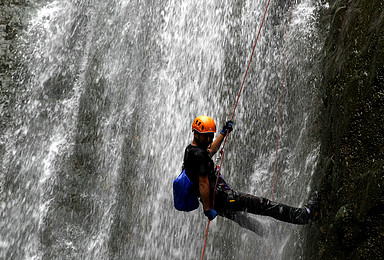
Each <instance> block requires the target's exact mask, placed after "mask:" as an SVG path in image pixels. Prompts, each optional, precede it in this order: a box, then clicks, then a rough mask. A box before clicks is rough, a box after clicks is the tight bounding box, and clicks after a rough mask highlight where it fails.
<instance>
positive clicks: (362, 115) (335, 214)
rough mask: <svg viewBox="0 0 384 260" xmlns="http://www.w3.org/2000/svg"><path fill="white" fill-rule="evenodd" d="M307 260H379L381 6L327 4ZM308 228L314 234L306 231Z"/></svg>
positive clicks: (383, 120)
mask: <svg viewBox="0 0 384 260" xmlns="http://www.w3.org/2000/svg"><path fill="white" fill-rule="evenodd" d="M329 4H330V8H329V10H328V12H327V13H326V14H324V17H323V18H324V21H323V24H324V26H325V27H327V26H329V31H328V32H327V34H326V43H325V46H324V74H323V75H324V82H323V84H324V92H325V93H324V111H323V116H324V120H323V126H322V127H323V131H322V150H321V163H320V167H319V169H318V177H319V178H316V181H317V183H316V186H317V187H320V190H321V194H322V197H323V205H322V211H321V219H320V220H319V222H318V223H317V224H316V229H311V231H312V232H311V233H309V234H308V235H309V236H311V238H310V239H308V244H309V249H310V250H309V251H308V255H307V258H308V259H309V258H310V259H384V246H383V245H384V197H383V190H384V189H383V187H384V177H383V172H384V1H383V0H350V1H348V0H338V1H330V2H329ZM314 230H315V231H314Z"/></svg>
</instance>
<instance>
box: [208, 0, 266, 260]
mask: <svg viewBox="0 0 384 260" xmlns="http://www.w3.org/2000/svg"><path fill="white" fill-rule="evenodd" d="M270 2H271V0H268V2H267V6H266V8H265V12H264V15H263V19H262V21H261V24H260V27H259V31H258V33H257V36H256V40H255V43H254V45H253V49H252V53H251V57H250V58H249V61H248V66H247V69H246V71H245V74H244V78H243V82H242V83H241V87H240V90H239V94H238V95H237V99H236V103H235V107H234V109H233V112H232V116H231V121H232V120H233V117H234V116H235V111H236V108H237V104H238V103H239V99H240V95H241V92H242V90H243V87H244V82H245V78H246V77H247V74H248V70H249V66H250V65H251V61H252V57H253V53H254V52H255V48H256V44H257V41H258V39H259V36H260V32H261V28H262V26H263V24H264V20H265V16H266V14H267V10H268V6H269V3H270ZM227 137H228V132H227V134H226V135H225V138H224V143H223V148H222V149H221V160H220V166H219V168H218V172H217V178H216V183H215V189H214V191H216V187H217V182H218V180H219V176H220V169H221V164H222V162H223V158H224V147H225V143H226V142H227ZM215 193H216V192H215ZM215 193H213V200H212V209H214V203H215ZM209 223H210V220H208V224H207V230H206V232H205V239H204V246H203V253H202V255H201V260H203V259H204V252H205V246H206V243H207V237H208V229H209Z"/></svg>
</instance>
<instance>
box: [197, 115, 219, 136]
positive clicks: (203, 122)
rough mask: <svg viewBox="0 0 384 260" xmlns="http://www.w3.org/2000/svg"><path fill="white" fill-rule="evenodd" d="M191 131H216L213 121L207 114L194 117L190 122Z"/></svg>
mask: <svg viewBox="0 0 384 260" xmlns="http://www.w3.org/2000/svg"><path fill="white" fill-rule="evenodd" d="M193 131H197V132H199V133H216V124H215V121H214V120H213V119H212V118H210V117H209V116H199V117H196V118H195V120H193V123H192V132H193Z"/></svg>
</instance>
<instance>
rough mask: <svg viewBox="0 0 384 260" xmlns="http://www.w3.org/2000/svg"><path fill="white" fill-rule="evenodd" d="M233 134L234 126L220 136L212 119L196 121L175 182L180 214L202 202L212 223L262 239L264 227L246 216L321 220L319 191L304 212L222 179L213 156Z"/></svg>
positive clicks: (296, 221)
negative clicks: (222, 221)
mask: <svg viewBox="0 0 384 260" xmlns="http://www.w3.org/2000/svg"><path fill="white" fill-rule="evenodd" d="M232 130H233V122H232V121H228V122H226V123H225V125H224V126H223V128H222V130H221V131H220V133H219V135H218V136H217V137H216V139H214V134H215V133H216V124H215V121H214V120H213V119H212V118H211V117H209V116H199V117H197V118H196V119H194V120H193V123H192V132H193V140H192V143H191V144H189V145H188V146H187V147H186V148H185V153H184V163H183V166H182V172H181V174H180V175H179V176H178V177H177V178H176V179H175V180H174V183H173V195H174V206H175V208H176V209H178V210H180V211H187V212H188V211H192V210H195V209H197V208H198V206H199V202H198V201H199V200H200V202H201V203H202V205H203V212H204V215H205V216H206V217H207V218H208V219H209V220H210V221H212V220H213V219H215V217H216V216H217V215H219V216H222V217H225V218H228V219H230V220H232V221H235V222H237V223H238V224H240V226H242V227H245V228H247V229H249V230H251V231H254V232H255V233H258V234H259V235H260V232H261V231H260V230H261V229H260V227H258V226H259V225H260V224H259V223H258V222H257V221H256V222H255V221H253V223H252V221H250V218H247V217H244V214H243V213H251V214H255V215H262V216H269V217H272V218H274V219H277V220H280V221H284V222H287V223H292V224H308V223H309V222H311V221H314V220H315V218H316V217H317V216H318V213H319V209H320V196H319V193H318V192H317V191H316V192H314V194H313V196H312V198H311V199H310V200H309V201H308V203H307V204H306V205H305V206H304V207H302V208H295V207H291V206H288V205H284V204H281V203H278V202H274V201H271V200H268V199H266V198H262V197H257V196H254V195H250V194H246V193H243V192H239V191H236V190H233V189H232V188H231V187H230V186H229V185H228V184H227V183H226V182H225V180H224V179H223V177H222V176H221V175H220V172H219V170H218V168H217V167H216V166H215V164H214V162H213V160H212V156H213V155H215V154H216V153H217V151H218V150H219V148H220V146H221V144H222V142H223V140H224V137H225V136H226V135H227V134H228V133H230V132H231V131H232Z"/></svg>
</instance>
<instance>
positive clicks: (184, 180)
mask: <svg viewBox="0 0 384 260" xmlns="http://www.w3.org/2000/svg"><path fill="white" fill-rule="evenodd" d="M192 185H193V183H192V182H191V181H190V179H189V178H188V176H187V175H186V174H185V170H183V171H182V172H181V173H180V175H179V176H178V177H177V178H176V179H175V180H174V181H173V203H174V205H175V208H176V209H177V210H180V211H192V210H195V209H197V208H198V207H199V201H198V199H197V196H196V194H195V193H194V192H193V191H192Z"/></svg>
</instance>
